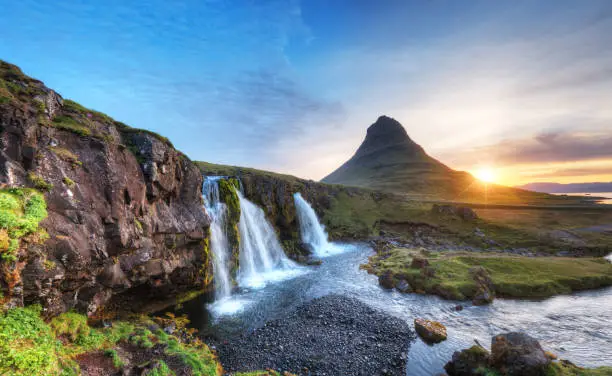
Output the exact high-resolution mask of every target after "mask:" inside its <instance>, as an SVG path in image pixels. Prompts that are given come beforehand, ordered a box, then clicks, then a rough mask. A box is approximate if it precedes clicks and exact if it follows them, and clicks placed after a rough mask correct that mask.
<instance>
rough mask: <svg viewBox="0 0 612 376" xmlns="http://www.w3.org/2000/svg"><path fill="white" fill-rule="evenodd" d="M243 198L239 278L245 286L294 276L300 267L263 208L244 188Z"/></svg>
mask: <svg viewBox="0 0 612 376" xmlns="http://www.w3.org/2000/svg"><path fill="white" fill-rule="evenodd" d="M238 197H239V199H240V222H239V223H238V230H239V232H240V267H239V272H238V281H239V284H240V285H241V286H244V287H254V288H258V287H262V286H264V285H265V284H266V283H267V282H270V281H278V280H282V279H286V278H289V277H292V276H295V275H296V273H298V272H299V271H300V269H301V268H299V267H298V266H297V265H296V264H295V263H294V262H293V261H291V260H289V259H288V258H287V256H286V255H285V252H284V251H283V248H282V247H281V245H280V242H279V240H278V238H277V236H276V232H275V231H274V228H273V227H272V225H271V224H270V222H268V220H267V219H266V216H265V214H264V211H263V210H262V209H261V208H259V207H258V206H257V205H255V204H253V203H252V202H251V201H249V200H247V199H246V198H245V197H244V196H243V195H242V193H241V192H238Z"/></svg>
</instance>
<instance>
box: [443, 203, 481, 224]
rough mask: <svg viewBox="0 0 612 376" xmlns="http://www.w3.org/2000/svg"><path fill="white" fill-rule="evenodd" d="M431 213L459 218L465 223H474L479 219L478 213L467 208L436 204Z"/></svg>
mask: <svg viewBox="0 0 612 376" xmlns="http://www.w3.org/2000/svg"><path fill="white" fill-rule="evenodd" d="M431 211H432V213H434V214H438V215H443V216H450V217H457V218H460V219H461V220H464V221H474V220H476V219H478V215H477V214H476V212H475V211H474V210H472V209H471V208H468V207H466V206H455V205H438V204H434V205H433V206H432V208H431Z"/></svg>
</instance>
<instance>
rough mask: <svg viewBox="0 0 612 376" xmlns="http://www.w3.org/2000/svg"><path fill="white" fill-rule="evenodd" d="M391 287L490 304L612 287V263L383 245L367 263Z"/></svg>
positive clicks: (368, 267)
mask: <svg viewBox="0 0 612 376" xmlns="http://www.w3.org/2000/svg"><path fill="white" fill-rule="evenodd" d="M361 267H362V268H363V269H365V270H367V271H368V272H369V273H372V274H375V275H376V276H378V277H379V283H380V284H381V285H382V286H383V287H385V288H396V289H398V290H399V291H401V292H405V293H408V292H414V293H421V294H422V293H428V294H434V295H438V296H440V297H442V298H445V299H452V300H466V299H470V300H473V302H474V303H476V304H484V303H490V302H491V301H492V300H493V299H494V297H495V296H498V297H507V298H528V299H531V298H547V297H551V296H554V295H559V294H568V293H571V292H574V291H580V290H587V289H595V288H601V287H607V286H611V285H612V264H611V263H609V262H608V261H607V260H605V259H604V258H594V257H583V258H573V257H525V256H517V255H510V254H507V253H491V252H428V251H426V250H424V249H414V248H386V249H379V251H378V252H377V254H376V255H374V256H371V257H370V258H369V260H368V263H366V264H363V265H362V266H361Z"/></svg>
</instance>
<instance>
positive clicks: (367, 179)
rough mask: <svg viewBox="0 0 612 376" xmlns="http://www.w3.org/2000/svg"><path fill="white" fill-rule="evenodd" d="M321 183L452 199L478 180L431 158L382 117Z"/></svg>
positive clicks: (398, 124) (394, 121)
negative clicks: (351, 155) (353, 153)
mask: <svg viewBox="0 0 612 376" xmlns="http://www.w3.org/2000/svg"><path fill="white" fill-rule="evenodd" d="M322 181H323V182H325V183H332V184H345V185H353V186H360V187H367V188H372V189H380V190H385V191H392V192H404V193H405V192H410V193H427V194H434V195H442V196H453V195H456V194H459V193H460V192H461V191H462V190H464V189H466V188H467V187H469V186H470V185H471V184H473V183H474V181H475V179H474V177H472V176H471V175H470V174H469V173H467V172H462V171H456V170H453V169H451V168H450V167H448V166H446V165H444V164H443V163H441V162H440V161H438V160H436V159H434V158H432V157H431V156H429V155H428V154H427V153H426V152H425V150H424V149H423V148H422V147H421V146H420V145H419V144H417V143H415V142H414V141H413V140H412V139H411V138H410V137H409V136H408V133H406V130H405V129H404V127H403V126H402V125H401V124H400V123H399V122H398V121H397V120H395V119H393V118H391V117H388V116H381V117H379V118H378V120H376V122H375V123H374V124H372V125H371V126H370V127H369V128H368V130H367V134H366V137H365V140H364V141H363V143H362V144H361V146H359V149H357V152H355V155H353V157H352V158H351V159H349V160H348V161H347V162H346V163H344V164H343V165H342V166H340V168H338V169H337V170H336V171H334V172H332V173H331V174H329V175H328V176H326V177H325V178H324V179H323V180H322Z"/></svg>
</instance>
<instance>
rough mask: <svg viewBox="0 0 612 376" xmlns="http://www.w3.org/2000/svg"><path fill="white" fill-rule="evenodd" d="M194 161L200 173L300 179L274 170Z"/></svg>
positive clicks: (293, 180) (295, 180) (287, 179)
mask: <svg viewBox="0 0 612 376" xmlns="http://www.w3.org/2000/svg"><path fill="white" fill-rule="evenodd" d="M194 163H195V164H196V165H197V166H198V167H199V168H200V171H202V174H204V175H211V176H235V177H240V176H243V175H259V176H265V177H274V178H277V179H282V180H286V181H290V182H297V181H298V180H300V179H299V178H297V177H295V176H292V175H287V174H279V173H276V172H271V171H265V170H258V169H256V168H250V167H238V166H230V165H222V164H215V163H209V162H201V161H194Z"/></svg>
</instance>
